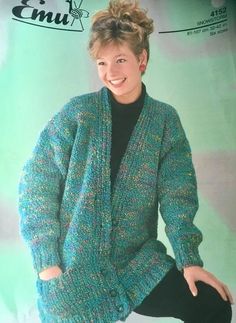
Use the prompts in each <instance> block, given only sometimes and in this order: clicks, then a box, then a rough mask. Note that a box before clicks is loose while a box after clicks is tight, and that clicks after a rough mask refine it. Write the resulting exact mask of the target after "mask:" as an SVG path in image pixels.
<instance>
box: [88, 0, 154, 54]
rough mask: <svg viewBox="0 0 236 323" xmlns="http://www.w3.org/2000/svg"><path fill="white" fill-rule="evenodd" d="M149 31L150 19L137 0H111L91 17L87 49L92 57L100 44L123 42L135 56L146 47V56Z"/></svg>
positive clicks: (148, 52)
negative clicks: (105, 7) (104, 7)
mask: <svg viewBox="0 0 236 323" xmlns="http://www.w3.org/2000/svg"><path fill="white" fill-rule="evenodd" d="M152 32H153V19H151V18H149V17H147V10H144V9H142V8H140V7H139V3H138V1H136V0H133V1H132V0H111V1H110V2H109V5H108V7H107V9H104V10H100V11H98V12H97V13H96V14H95V15H93V17H92V27H91V30H90V40H89V45H88V50H89V52H90V55H91V57H92V58H94V59H96V58H97V54H98V51H99V49H100V48H101V47H103V46H106V45H108V44H110V43H114V44H116V45H121V44H122V43H124V42H126V43H127V44H128V45H129V47H130V49H131V50H132V51H133V53H134V54H135V55H136V56H137V57H138V56H139V55H140V54H141V53H142V51H143V49H146V51H147V60H148V59H149V55H150V49H149V35H150V34H151V33H152Z"/></svg>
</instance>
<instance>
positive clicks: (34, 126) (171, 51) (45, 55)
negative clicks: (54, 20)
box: [0, 0, 236, 323]
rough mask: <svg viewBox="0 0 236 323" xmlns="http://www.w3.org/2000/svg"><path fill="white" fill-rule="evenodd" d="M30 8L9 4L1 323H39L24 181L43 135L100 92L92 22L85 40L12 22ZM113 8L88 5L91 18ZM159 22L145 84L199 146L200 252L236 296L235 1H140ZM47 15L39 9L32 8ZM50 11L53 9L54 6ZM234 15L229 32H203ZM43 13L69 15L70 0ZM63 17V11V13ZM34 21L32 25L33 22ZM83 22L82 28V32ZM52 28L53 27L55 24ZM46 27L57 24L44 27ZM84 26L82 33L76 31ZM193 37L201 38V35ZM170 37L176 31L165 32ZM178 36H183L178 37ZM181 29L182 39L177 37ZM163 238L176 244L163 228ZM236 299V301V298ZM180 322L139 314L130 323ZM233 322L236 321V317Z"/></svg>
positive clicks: (0, 92) (1, 43)
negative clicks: (62, 112) (22, 213)
mask: <svg viewBox="0 0 236 323" xmlns="http://www.w3.org/2000/svg"><path fill="white" fill-rule="evenodd" d="M20 2H21V1H17V0H16V1H11V3H6V2H3V1H0V7H1V13H0V21H1V22H0V112H1V127H0V156H1V163H0V179H1V180H0V263H1V267H0V322H3V323H11V322H12V323H15V322H24V323H25V322H29V323H32V322H37V312H36V304H35V302H36V295H35V286H34V285H35V278H36V274H35V273H34V271H33V268H32V264H31V256H30V254H29V251H28V249H27V247H26V245H25V244H24V242H23V241H22V239H21V237H20V234H19V215H18V211H17V200H18V195H17V194H18V193H17V190H18V181H19V177H20V173H21V169H22V166H23V163H24V162H25V161H26V159H27V158H28V157H29V155H30V153H31V151H32V148H33V146H34V144H35V142H36V139H37V136H38V135H39V133H40V131H41V130H42V128H43V127H44V125H45V124H46V122H47V121H48V119H49V118H50V117H51V116H52V115H53V114H54V113H55V112H57V111H58V110H59V109H60V108H61V107H62V105H64V104H65V103H66V102H67V101H68V100H69V99H70V98H71V97H73V96H76V95H79V94H83V93H87V92H90V91H94V90H97V89H99V88H100V87H101V86H102V84H101V83H100V81H99V80H98V77H97V74H96V67H95V65H94V63H93V62H92V61H91V60H90V58H89V55H88V52H87V42H88V34H89V26H90V22H91V21H90V18H88V19H87V18H84V19H83V18H82V23H83V26H84V31H83V32H72V31H60V30H53V29H48V28H40V27H36V26H32V25H27V24H24V23H21V22H19V21H15V20H13V19H12V18H13V15H12V13H11V10H12V8H13V7H14V6H16V5H19V4H20ZM107 3H108V1H104V0H103V1H92V0H90V1H84V2H83V4H82V7H81V8H83V9H86V10H87V11H89V13H90V16H92V14H93V13H94V12H95V11H96V10H98V9H100V8H104V7H105V6H106V5H107ZM140 3H141V4H142V5H143V7H145V8H147V9H148V13H149V15H150V16H151V17H152V18H153V19H154V23H155V31H154V33H153V34H152V35H151V37H150V45H151V56H150V61H149V65H148V69H147V72H146V74H145V76H144V77H143V81H144V83H145V84H146V86H147V91H148V93H149V94H150V95H151V96H153V97H154V98H156V99H159V100H161V101H164V102H167V103H169V104H172V105H173V106H174V107H175V108H176V109H177V110H178V112H179V115H180V117H181V121H182V124H183V126H184V129H185V131H186V134H187V137H188V139H189V141H190V145H191V148H192V154H193V162H194V165H195V169H196V173H197V180H198V193H199V203H200V208H199V211H198V213H197V216H196V221H195V223H196V224H197V226H198V227H199V228H200V229H201V231H202V232H203V234H204V241H203V243H202V244H201V246H200V253H201V255H202V258H203V260H204V263H205V267H206V269H208V270H209V271H212V272H213V273H214V274H215V275H216V276H217V277H219V278H220V279H221V280H223V281H224V282H225V283H226V284H227V285H228V286H229V287H230V290H231V291H232V293H233V294H234V297H235V296H236V280H235V273H236V214H235V209H236V199H235V192H236V171H235V165H236V127H235V124H236V55H235V52H236V3H235V1H233V0H231V1H230V0H229V1H224V0H212V1H207V0H204V1H203V0H202V1H197V0H188V1H187V0H178V1H174V0H159V1H154V0H153V1H151V0H150V1H148V0H146V1H140ZM29 4H30V5H32V6H34V7H35V8H40V9H41V10H42V9H43V7H42V5H41V6H40V5H39V1H29ZM47 6H48V7H47ZM224 7H226V8H227V10H226V12H227V18H226V20H227V21H226V22H225V24H226V28H227V30H226V31H224V32H221V33H220V32H219V33H217V31H219V30H222V29H224V27H222V26H221V27H219V26H218V27H216V26H217V25H214V26H215V29H214V30H213V27H212V26H211V27H208V28H212V31H216V34H215V35H210V30H209V31H206V32H203V31H202V29H192V30H191V31H192V32H193V33H192V34H188V32H189V31H182V32H180V31H179V30H183V29H191V28H195V27H197V22H199V21H202V20H204V19H209V18H210V17H211V16H210V14H211V12H212V11H214V12H215V16H217V14H218V15H219V9H220V8H224ZM44 8H47V9H48V11H53V12H55V13H56V12H66V11H65V10H66V6H65V3H64V1H52V2H50V4H48V2H47V1H46V3H45V6H44ZM63 10H64V11H63ZM27 21H30V20H29V19H27ZM78 23H79V22H78V21H75V22H74V27H76V24H78ZM51 25H52V24H51ZM44 26H49V24H47V23H44ZM77 26H79V25H77ZM194 30H199V32H196V33H194ZM163 31H172V32H171V33H163ZM173 31H175V32H173ZM177 31H178V32H177ZM159 235H160V239H161V240H162V241H164V242H165V243H166V245H167V246H168V248H169V250H170V253H172V250H171V246H170V245H169V242H168V241H167V238H166V236H165V234H164V226H163V222H161V225H160V232H159ZM235 298H236V297H235ZM156 321H161V322H163V323H164V322H174V321H176V320H173V319H158V320H157V319H155V318H150V317H144V316H140V315H138V314H136V313H132V314H131V315H130V317H129V318H128V320H127V322H144V323H145V322H156ZM233 322H236V318H235V315H234V318H233Z"/></svg>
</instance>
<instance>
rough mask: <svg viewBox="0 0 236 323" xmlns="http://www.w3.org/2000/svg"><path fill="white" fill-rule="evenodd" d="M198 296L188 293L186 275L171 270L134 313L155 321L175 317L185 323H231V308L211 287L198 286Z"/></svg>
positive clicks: (198, 283)
mask: <svg viewBox="0 0 236 323" xmlns="http://www.w3.org/2000/svg"><path fill="white" fill-rule="evenodd" d="M196 286H197V289H198V295H197V296H196V297H194V296H193V295H192V293H191V292H190V290H189V287H188V284H187V282H186V280H185V278H184V276H183V274H182V273H181V272H180V271H179V270H178V269H177V268H176V267H174V268H172V269H171V270H170V271H169V272H168V274H167V275H166V276H165V277H164V279H163V280H162V281H161V282H160V283H159V284H158V285H157V286H156V287H155V288H154V289H153V290H152V291H151V293H150V294H149V295H148V296H147V297H146V298H145V299H144V300H143V302H142V303H141V304H140V305H139V306H138V307H136V308H135V309H134V312H135V313H138V314H141V315H145V316H152V317H174V318H177V319H180V320H182V321H184V322H186V323H229V322H231V319H232V308H231V304H230V302H229V301H224V300H223V299H222V298H221V296H220V294H219V293H218V292H217V291H216V290H215V289H214V288H213V287H211V286H210V285H208V284H205V283H203V282H200V281H199V282H197V283H196Z"/></svg>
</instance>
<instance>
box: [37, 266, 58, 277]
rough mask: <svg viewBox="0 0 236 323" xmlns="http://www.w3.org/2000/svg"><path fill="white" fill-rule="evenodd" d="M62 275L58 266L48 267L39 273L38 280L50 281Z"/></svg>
mask: <svg viewBox="0 0 236 323" xmlns="http://www.w3.org/2000/svg"><path fill="white" fill-rule="evenodd" d="M61 274H62V270H61V268H60V267H59V266H53V267H49V268H47V269H45V270H43V271H41V272H40V273H39V278H40V279H42V280H50V279H52V278H56V277H58V276H60V275H61Z"/></svg>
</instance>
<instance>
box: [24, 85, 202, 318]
mask: <svg viewBox="0 0 236 323" xmlns="http://www.w3.org/2000/svg"><path fill="white" fill-rule="evenodd" d="M111 130H112V118H111V106H110V101H109V97H108V90H107V88H106V87H103V88H102V89H101V90H99V91H97V92H93V93H89V94H84V95H81V96H77V97H74V98H72V99H71V100H70V102H68V103H67V104H66V105H65V106H64V107H63V108H62V109H61V110H60V111H59V112H57V113H56V114H55V115H54V116H53V117H52V118H51V119H50V120H49V122H48V123H47V125H46V126H45V127H44V129H43V130H42V131H41V132H40V135H39V137H38V139H37V142H36V145H35V147H34V149H33V152H32V155H31V156H30V158H29V159H28V160H27V161H26V163H25V164H24V167H23V172H22V174H21V177H20V183H19V214H20V230H21V234H22V236H23V238H24V239H25V241H26V242H27V244H28V246H29V248H30V250H31V254H32V259H33V264H34V268H35V270H36V272H37V273H39V272H40V271H42V270H44V269H46V268H48V267H50V266H55V265H58V266H60V267H61V269H62V271H63V274H62V275H61V276H59V277H57V278H53V279H51V280H49V281H43V280H41V279H40V278H39V277H38V278H37V281H36V287H37V293H38V309H39V314H40V319H41V321H42V322H45V323H62V322H64V323H75V322H76V323H79V322H83V323H88V322H91V323H92V322H94V323H110V322H116V321H118V320H121V321H125V320H126V318H127V317H128V316H129V315H130V313H131V312H132V310H133V309H134V308H135V307H137V306H138V305H139V304H140V303H141V302H142V300H143V299H144V298H145V297H146V296H147V295H148V294H149V293H150V292H151V290H152V289H153V288H154V287H155V286H156V285H157V284H158V283H159V282H160V281H161V279H162V278H163V277H164V276H165V275H166V273H167V272H168V271H169V270H170V269H171V268H172V267H173V265H174V264H175V263H176V265H177V267H178V269H179V270H181V269H182V268H183V267H184V266H190V265H199V266H203V262H202V260H201V258H200V256H199V252H198V246H199V244H200V242H201V241H202V234H201V232H200V231H199V229H198V228H197V227H196V226H195V225H194V224H193V220H194V216H195V214H196V212H197V210H198V207H199V205H198V196H197V181H196V175H195V170H194V166H193V163H192V156H191V149H190V145H189V142H188V139H187V138H186V135H185V132H184V129H183V127H182V124H181V121H180V118H179V115H178V113H177V111H176V109H175V108H173V107H172V106H170V105H168V104H166V103H163V102H160V101H158V100H155V99H153V98H151V97H150V96H149V95H148V94H147V93H146V95H145V101H144V106H143V109H142V111H141V113H140V116H139V119H138V121H137V123H136V125H135V127H134V129H133V132H132V134H131V137H130V140H129V142H128V146H127V149H126V151H125V154H124V156H123V157H122V160H121V164H120V168H119V171H118V174H117V177H116V179H115V183H114V186H113V187H112V188H111V180H110V175H111V169H110V157H111ZM158 210H159V212H158ZM159 213H160V214H161V216H162V217H163V219H164V222H165V225H166V234H167V236H168V238H169V240H170V243H171V245H172V247H173V252H174V255H175V259H173V258H172V257H170V256H169V255H167V252H166V248H165V246H164V245H163V244H162V243H161V242H160V241H159V240H158V235H157V233H158V230H157V225H158V214H159Z"/></svg>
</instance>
